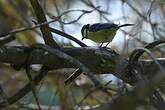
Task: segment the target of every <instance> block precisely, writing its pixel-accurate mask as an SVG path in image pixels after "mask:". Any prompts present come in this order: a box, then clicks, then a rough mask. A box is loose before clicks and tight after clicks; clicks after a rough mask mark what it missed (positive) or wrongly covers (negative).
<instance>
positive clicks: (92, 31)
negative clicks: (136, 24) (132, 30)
mask: <svg viewBox="0 0 165 110" xmlns="http://www.w3.org/2000/svg"><path fill="white" fill-rule="evenodd" d="M132 25H133V24H123V25H117V24H114V23H96V24H92V25H90V24H87V25H84V26H83V27H82V29H81V34H82V40H83V39H84V38H85V39H90V40H92V41H94V42H97V43H102V44H103V43H105V42H108V44H109V43H110V42H111V41H112V39H113V38H114V36H115V34H116V31H117V30H118V29H119V28H121V27H125V26H132ZM102 44H101V45H102ZM108 44H107V45H108ZM107 45H106V46H107ZM106 46H105V47H106Z"/></svg>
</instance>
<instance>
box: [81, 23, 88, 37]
mask: <svg viewBox="0 0 165 110" xmlns="http://www.w3.org/2000/svg"><path fill="white" fill-rule="evenodd" d="M89 26H90V25H89V24H87V25H84V26H83V27H82V29H81V34H82V40H83V39H84V38H87V31H88V30H89Z"/></svg>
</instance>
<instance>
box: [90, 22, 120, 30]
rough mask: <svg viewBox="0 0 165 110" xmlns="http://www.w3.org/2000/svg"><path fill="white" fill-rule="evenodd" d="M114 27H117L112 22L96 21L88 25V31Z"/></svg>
mask: <svg viewBox="0 0 165 110" xmlns="http://www.w3.org/2000/svg"><path fill="white" fill-rule="evenodd" d="M114 27H118V25H116V24H113V23H96V24H93V25H91V26H90V27H89V31H91V32H96V31H100V30H104V29H111V28H114Z"/></svg>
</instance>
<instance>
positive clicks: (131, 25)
mask: <svg viewBox="0 0 165 110" xmlns="http://www.w3.org/2000/svg"><path fill="white" fill-rule="evenodd" d="M132 25H134V24H123V25H120V26H118V28H121V27H125V26H132Z"/></svg>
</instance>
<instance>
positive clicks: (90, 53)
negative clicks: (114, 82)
mask: <svg viewBox="0 0 165 110" xmlns="http://www.w3.org/2000/svg"><path fill="white" fill-rule="evenodd" d="M27 49H29V48H28V47H10V48H0V58H1V59H0V62H1V63H10V64H19V65H20V64H24V63H25V60H26V58H27V56H28V53H27V52H25V50H27ZM52 49H53V48H52ZM61 51H63V52H65V53H66V54H68V55H70V56H72V57H74V58H76V59H77V60H79V61H80V62H82V63H83V64H84V65H85V66H87V67H88V68H89V69H90V70H91V71H92V72H94V73H95V74H105V73H112V74H114V75H115V76H117V77H118V78H120V79H122V80H124V81H126V82H127V79H128V78H127V77H125V76H127V75H124V74H125V67H126V66H127V64H128V61H127V60H126V59H124V58H122V56H120V55H118V54H116V53H115V52H114V51H112V50H107V49H105V48H90V47H85V48H63V49H61ZM31 54H32V55H31V64H43V65H45V66H48V67H51V68H54V67H55V68H73V67H75V65H71V64H70V63H69V62H67V61H65V60H63V59H60V58H59V57H58V56H55V55H53V54H51V53H49V52H48V51H45V50H42V49H35V50H34V51H33V52H32V53H31ZM41 59H42V60H41ZM158 61H159V62H160V63H161V64H162V66H164V65H165V59H161V60H158ZM141 62H142V63H143V66H144V71H145V72H144V73H146V74H150V73H151V72H152V74H153V73H156V72H157V70H158V69H157V68H156V66H155V64H154V62H152V61H149V60H148V61H141ZM151 69H152V71H151Z"/></svg>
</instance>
